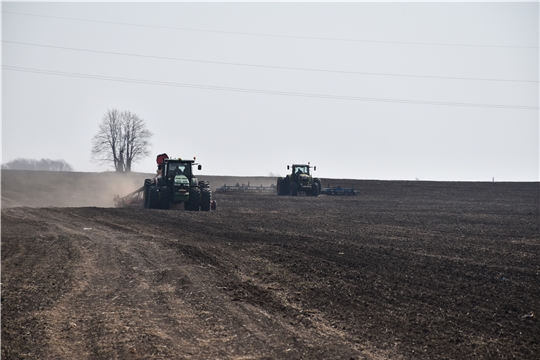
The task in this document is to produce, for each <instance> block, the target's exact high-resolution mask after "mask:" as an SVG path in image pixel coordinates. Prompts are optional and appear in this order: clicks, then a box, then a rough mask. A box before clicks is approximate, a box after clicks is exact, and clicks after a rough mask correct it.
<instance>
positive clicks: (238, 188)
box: [215, 182, 276, 193]
mask: <svg viewBox="0 0 540 360" xmlns="http://www.w3.org/2000/svg"><path fill="white" fill-rule="evenodd" d="M215 192H217V193H228V192H235V193H238V192H242V193H274V192H276V186H275V185H274V184H272V185H270V186H263V185H260V186H251V184H250V183H249V182H248V184H247V185H246V184H241V185H240V184H236V185H234V186H233V185H227V184H223V186H220V187H218V188H216V190H215Z"/></svg>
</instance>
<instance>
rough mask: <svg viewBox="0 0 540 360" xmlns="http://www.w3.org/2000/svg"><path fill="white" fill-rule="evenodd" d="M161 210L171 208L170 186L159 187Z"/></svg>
mask: <svg viewBox="0 0 540 360" xmlns="http://www.w3.org/2000/svg"><path fill="white" fill-rule="evenodd" d="M159 208H160V209H165V210H169V209H170V208H171V189H170V188H169V187H168V186H160V187H159Z"/></svg>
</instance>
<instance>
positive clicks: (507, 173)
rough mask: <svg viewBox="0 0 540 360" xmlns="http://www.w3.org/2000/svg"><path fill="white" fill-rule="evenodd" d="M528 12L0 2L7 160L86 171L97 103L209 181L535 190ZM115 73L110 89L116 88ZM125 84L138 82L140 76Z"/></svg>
mask: <svg viewBox="0 0 540 360" xmlns="http://www.w3.org/2000/svg"><path fill="white" fill-rule="evenodd" d="M538 19H539V5H538V2H529V3H340V4H334V3H97V2H92V3H7V2H3V3H2V66H3V67H2V162H3V163H6V162H9V161H10V160H13V159H16V158H19V157H22V158H32V159H41V158H51V159H64V160H65V161H67V162H68V163H70V164H71V165H72V166H73V167H74V168H75V170H76V171H85V172H94V171H106V170H107V169H109V170H112V167H111V166H109V167H107V166H100V165H97V164H95V163H93V162H91V156H90V150H91V146H92V143H91V140H92V137H93V136H94V135H95V134H96V132H97V129H98V123H99V122H100V120H101V118H102V116H103V115H104V114H105V113H106V111H107V110H108V109H118V110H120V111H122V110H129V111H131V112H133V113H136V114H138V115H139V116H140V117H141V118H143V119H144V120H145V121H146V123H147V125H148V128H149V130H150V131H152V132H153V134H154V135H153V137H152V146H151V154H152V155H151V156H149V157H147V158H145V159H143V160H142V161H140V162H139V163H137V164H135V166H134V171H139V172H154V171H155V169H156V165H155V156H156V155H157V154H159V153H162V152H166V153H168V154H169V155H170V156H174V157H184V158H190V157H193V156H197V160H198V161H199V162H200V163H202V164H203V171H202V173H203V174H207V175H263V176H266V175H269V174H279V175H282V176H283V175H285V174H286V172H287V171H286V165H287V164H292V163H306V162H308V161H309V162H311V164H312V165H317V172H316V174H317V175H318V176H320V177H330V178H355V179H388V180H391V179H396V180H415V179H420V180H444V181H491V180H492V178H495V181H538V180H539V136H540V131H539V110H538V106H539V82H538V80H539V21H538ZM112 78H114V79H112ZM135 80H136V81H135Z"/></svg>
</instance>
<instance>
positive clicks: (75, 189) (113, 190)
mask: <svg viewBox="0 0 540 360" xmlns="http://www.w3.org/2000/svg"><path fill="white" fill-rule="evenodd" d="M152 176H153V174H144V173H128V174H121V173H116V172H103V173H79V172H53V171H23V170H2V208H9V207H18V206H28V207H87V206H96V207H113V206H114V196H115V195H119V196H125V195H127V194H129V193H130V192H132V191H134V190H136V189H138V188H140V187H141V186H142V185H143V184H144V179H146V178H151V177H152Z"/></svg>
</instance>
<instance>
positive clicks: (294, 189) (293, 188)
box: [290, 182, 298, 196]
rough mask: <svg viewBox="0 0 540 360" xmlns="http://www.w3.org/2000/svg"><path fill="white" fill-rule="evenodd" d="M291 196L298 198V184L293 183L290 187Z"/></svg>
mask: <svg viewBox="0 0 540 360" xmlns="http://www.w3.org/2000/svg"><path fill="white" fill-rule="evenodd" d="M290 194H291V196H297V195H298V184H297V183H295V182H293V183H291V186H290Z"/></svg>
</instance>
